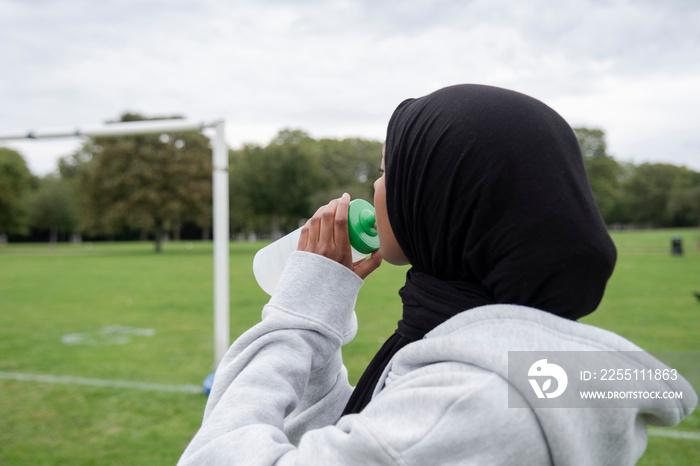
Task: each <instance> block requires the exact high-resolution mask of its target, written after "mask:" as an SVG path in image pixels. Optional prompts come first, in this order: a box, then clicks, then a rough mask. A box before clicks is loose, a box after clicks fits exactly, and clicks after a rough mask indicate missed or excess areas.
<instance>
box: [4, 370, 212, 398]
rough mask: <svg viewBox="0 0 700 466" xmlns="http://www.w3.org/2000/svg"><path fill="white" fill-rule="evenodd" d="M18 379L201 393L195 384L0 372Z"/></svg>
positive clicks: (8, 377) (200, 388) (7, 376)
mask: <svg viewBox="0 0 700 466" xmlns="http://www.w3.org/2000/svg"><path fill="white" fill-rule="evenodd" d="M3 379H4V380H18V381H21V382H40V383H53V384H63V385H86V386H90V387H108V388H132V389H135V390H150V391H156V392H180V393H202V387H198V386H197V385H161V384H157V383H148V382H131V381H128V380H102V379H87V378H84V377H70V376H57V375H41V374H22V373H19V372H0V380H3Z"/></svg>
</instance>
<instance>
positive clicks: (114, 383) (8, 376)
mask: <svg viewBox="0 0 700 466" xmlns="http://www.w3.org/2000/svg"><path fill="white" fill-rule="evenodd" d="M0 380H18V381H21V382H41V383H53V384H64V385H86V386H91V387H108V388H132V389H136V390H151V391H157V392H181V393H202V388H201V387H198V386H196V385H161V384H157V383H147V382H131V381H126V380H102V379H87V378H84V377H70V376H56V375H40V374H22V373H19V372H0ZM648 432H649V435H652V436H654V437H668V438H676V439H688V440H700V433H698V432H683V431H678V430H670V429H657V428H650V429H649V430H648Z"/></svg>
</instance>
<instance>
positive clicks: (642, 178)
mask: <svg viewBox="0 0 700 466" xmlns="http://www.w3.org/2000/svg"><path fill="white" fill-rule="evenodd" d="M696 177H697V173H696V172H694V171H692V170H690V169H688V168H685V167H679V166H676V165H669V164H659V163H657V164H651V163H643V164H641V165H639V166H637V167H635V168H634V171H633V173H632V174H631V175H630V177H629V179H627V180H626V181H625V182H624V183H623V184H622V188H621V198H620V202H621V204H622V206H623V209H624V211H625V212H626V215H627V216H628V217H629V219H630V221H631V222H632V223H637V224H642V225H649V226H674V224H675V223H676V219H674V214H672V213H671V212H670V211H669V209H668V206H669V201H670V198H671V193H672V191H674V190H682V189H683V188H689V187H691V186H693V185H694V184H695V180H696Z"/></svg>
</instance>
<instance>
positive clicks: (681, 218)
mask: <svg viewBox="0 0 700 466" xmlns="http://www.w3.org/2000/svg"><path fill="white" fill-rule="evenodd" d="M668 210H669V214H670V215H671V216H673V217H674V218H675V219H676V220H677V222H678V223H679V224H681V225H698V226H700V183H699V184H696V185H695V186H690V187H686V188H677V189H674V190H673V191H672V192H671V195H670V196H669V200H668ZM698 246H700V242H699V243H698Z"/></svg>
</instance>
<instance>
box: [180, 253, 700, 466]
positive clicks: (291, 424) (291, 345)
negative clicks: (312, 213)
mask: <svg viewBox="0 0 700 466" xmlns="http://www.w3.org/2000/svg"><path fill="white" fill-rule="evenodd" d="M361 285H362V280H361V279H360V278H358V277H357V276H356V275H355V274H354V273H353V272H351V271H350V270H349V269H347V268H345V267H343V266H342V265H340V264H338V263H336V262H333V261H331V260H329V259H326V258H325V257H322V256H318V255H315V254H310V253H305V252H295V253H293V254H292V258H291V259H290V261H289V264H288V266H287V268H286V269H285V272H284V273H283V276H282V278H281V280H280V282H279V285H278V288H277V291H276V292H275V294H274V296H273V297H272V299H271V300H270V302H269V303H268V304H267V305H266V306H265V308H264V309H263V314H262V321H261V322H260V323H259V324H257V325H256V326H254V327H253V328H251V329H250V330H249V331H247V332H246V333H245V334H243V335H242V336H241V337H240V338H238V340H236V342H234V344H233V345H232V346H231V348H230V349H229V351H228V352H227V354H226V356H225V357H224V359H223V360H222V362H221V363H220V365H219V367H218V369H217V371H216V376H215V379H214V386H213V387H212V391H211V394H210V395H209V400H208V402H207V406H206V409H205V412H204V420H203V422H202V426H201V428H200V429H199V431H198V432H197V434H196V435H195V437H194V438H193V440H192V442H191V443H190V445H189V446H188V447H187V449H186V450H185V452H184V453H183V455H182V458H181V459H180V463H179V464H181V465H192V464H197V465H215V464H216V465H219V464H232V465H233V464H236V465H261V466H262V465H272V464H275V465H293V464H294V465H467V464H487V465H495V464H528V465H540V464H541V465H547V464H557V465H602V464H610V465H625V464H634V463H635V462H636V461H637V460H638V459H639V457H640V456H641V455H642V453H643V452H644V449H645V448H646V442H647V431H646V425H647V424H651V425H657V426H673V425H676V424H678V423H679V422H680V421H681V420H682V419H683V418H684V417H685V416H687V415H688V414H689V413H690V412H691V411H692V410H693V409H694V408H695V406H696V404H697V395H696V394H695V392H694V391H693V389H692V388H691V387H690V385H689V384H688V383H687V382H686V381H685V380H684V379H683V378H682V377H678V378H676V380H668V381H660V382H658V383H657V385H658V386H657V387H656V388H659V389H660V390H661V389H665V390H673V391H675V392H678V391H682V392H683V395H684V397H683V399H678V400H672V401H670V402H669V400H663V402H662V401H661V400H644V401H643V402H639V403H637V405H638V406H636V407H632V408H618V407H608V408H577V407H564V408H546V407H545V408H540V407H532V406H529V405H528V404H527V401H525V403H524V406H529V407H524V408H522V407H521V408H516V407H509V396H510V397H511V398H510V400H511V401H513V400H514V399H515V400H516V401H519V402H520V403H521V404H523V400H526V399H529V398H532V396H533V395H532V389H531V388H530V386H529V385H528V381H522V382H523V383H522V384H519V383H513V382H512V381H509V379H508V358H509V351H576V352H579V351H611V352H612V351H614V352H620V351H641V350H640V348H638V347H637V346H635V345H633V344H632V343H630V342H629V341H627V340H625V339H623V338H622V337H620V336H618V335H615V334H613V333H611V332H608V331H605V330H602V329H599V328H596V327H592V326H589V325H585V324H581V323H578V322H574V321H569V320H566V319H562V318H559V317H557V316H554V315H551V314H548V313H546V312H542V311H539V310H536V309H531V308H526V307H522V306H512V305H493V306H485V307H482V308H477V309H473V310H470V311H468V312H464V313H461V314H459V315H457V316H456V317H454V318H452V319H450V320H448V321H447V322H445V323H444V324H442V325H440V326H439V327H437V328H436V329H434V330H433V331H432V332H430V333H429V334H428V335H427V336H426V337H425V338H424V339H423V340H421V341H418V342H415V343H412V344H410V345H408V346H406V347H405V348H403V349H402V350H401V351H399V352H398V353H397V354H396V355H395V357H394V358H393V359H392V361H391V362H390V363H389V365H388V367H387V368H386V370H385V371H384V375H383V377H382V380H381V381H380V383H379V384H378V385H377V387H378V388H377V390H376V391H375V394H374V397H373V399H372V401H371V403H370V404H369V405H368V406H367V407H366V408H365V409H364V410H363V411H362V412H361V413H359V414H352V415H347V416H343V417H341V413H342V410H343V408H344V407H345V404H346V402H347V400H348V398H349V396H350V394H351V392H352V387H351V386H350V385H349V383H348V379H347V371H346V369H345V367H344V366H343V362H342V357H341V352H340V348H341V346H342V345H343V344H345V343H347V342H348V341H350V340H351V339H352V338H353V337H354V335H355V332H356V329H357V323H356V317H355V313H354V305H355V299H356V296H357V292H358V291H359V288H360V286H361ZM606 354H607V353H606ZM621 354H623V353H621ZM636 354H637V355H640V356H639V357H637V358H636V363H637V364H638V365H639V366H638V367H639V368H640V369H643V368H644V367H658V365H659V362H658V361H656V360H655V359H654V358H652V357H651V356H650V355H648V354H647V353H636ZM620 357H623V356H620ZM614 358H615V356H613V360H610V367H614V366H615V365H621V364H622V363H623V361H620V362H619V364H618V363H617V362H616V361H615V360H614ZM624 362H625V363H628V361H624ZM533 367H534V366H533ZM530 383H531V382H530ZM543 387H544V388H543V390H544V391H546V390H547V389H546V387H545V386H543Z"/></svg>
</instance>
